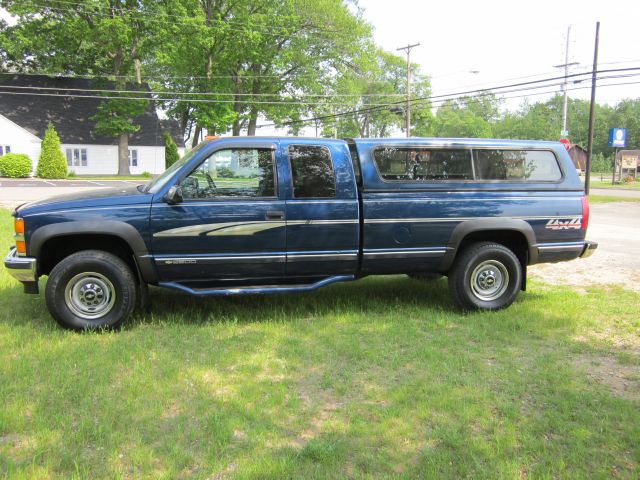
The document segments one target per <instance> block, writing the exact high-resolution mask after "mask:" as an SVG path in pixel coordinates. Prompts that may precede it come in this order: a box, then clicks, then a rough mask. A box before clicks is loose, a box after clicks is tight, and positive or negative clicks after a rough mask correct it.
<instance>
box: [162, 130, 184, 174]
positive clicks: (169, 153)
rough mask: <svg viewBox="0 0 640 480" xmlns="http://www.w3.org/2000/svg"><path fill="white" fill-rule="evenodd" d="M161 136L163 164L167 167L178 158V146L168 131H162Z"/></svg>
mask: <svg viewBox="0 0 640 480" xmlns="http://www.w3.org/2000/svg"><path fill="white" fill-rule="evenodd" d="M162 136H163V137H164V164H165V167H166V168H169V167H170V166H171V165H173V164H174V163H176V162H177V161H178V160H180V154H178V146H177V145H176V142H174V141H173V138H171V135H169V132H164V133H163V134H162Z"/></svg>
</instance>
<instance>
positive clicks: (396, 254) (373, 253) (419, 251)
mask: <svg viewBox="0 0 640 480" xmlns="http://www.w3.org/2000/svg"><path fill="white" fill-rule="evenodd" d="M445 253H447V249H446V248H432V249H424V248H406V249H379V250H374V249H365V250H364V258H365V259H369V260H372V259H385V258H407V257H441V256H442V255H444V254H445Z"/></svg>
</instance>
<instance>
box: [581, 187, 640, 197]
mask: <svg viewBox="0 0 640 480" xmlns="http://www.w3.org/2000/svg"><path fill="white" fill-rule="evenodd" d="M589 193H590V194H591V195H604V196H607V197H625V198H640V190H632V189H630V188H629V189H626V188H592V189H590V191H589Z"/></svg>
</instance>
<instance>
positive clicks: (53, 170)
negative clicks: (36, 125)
mask: <svg viewBox="0 0 640 480" xmlns="http://www.w3.org/2000/svg"><path fill="white" fill-rule="evenodd" d="M36 174H37V175H38V176H39V177H41V178H65V177H66V176H67V159H66V158H64V155H63V154H62V150H61V149H60V137H58V133H57V132H56V130H55V128H53V124H52V123H51V122H49V126H48V127H47V130H46V132H45V133H44V138H43V139H42V145H41V149H40V160H39V161H38V167H37V169H36Z"/></svg>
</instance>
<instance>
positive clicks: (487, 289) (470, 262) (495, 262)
mask: <svg viewBox="0 0 640 480" xmlns="http://www.w3.org/2000/svg"><path fill="white" fill-rule="evenodd" d="M521 285H522V265H521V264H520V260H518V257H516V255H515V254H514V253H513V252H512V251H511V250H509V249H508V248H507V247H505V246H504V245H500V244H497V243H490V242H479V243H474V244H473V245H470V246H469V247H467V248H466V249H465V250H463V251H462V252H461V253H460V254H459V256H458V257H457V258H456V260H455V262H454V264H453V267H452V269H451V271H450V273H449V291H450V292H451V295H452V297H453V300H454V301H455V302H456V304H457V305H458V306H459V307H460V308H462V309H463V310H499V309H501V308H506V307H508V306H509V305H511V304H512V303H513V301H514V300H515V299H516V296H517V295H518V292H519V291H520V286H521Z"/></svg>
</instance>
